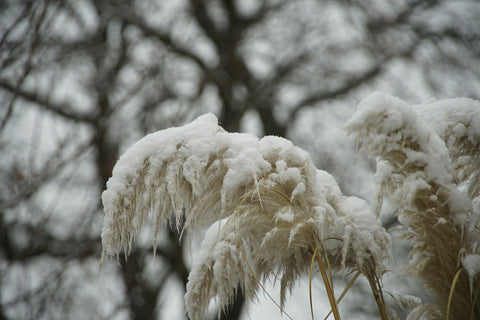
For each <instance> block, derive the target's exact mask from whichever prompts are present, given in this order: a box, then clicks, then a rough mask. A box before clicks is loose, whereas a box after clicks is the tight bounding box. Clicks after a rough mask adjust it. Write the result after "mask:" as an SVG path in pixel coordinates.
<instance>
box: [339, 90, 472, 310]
mask: <svg viewBox="0 0 480 320" xmlns="http://www.w3.org/2000/svg"><path fill="white" fill-rule="evenodd" d="M346 130H347V131H348V132H349V133H350V134H351V135H353V136H354V137H355V139H356V140H357V142H358V144H359V145H361V148H362V149H364V150H367V151H368V152H370V153H371V154H372V155H374V156H376V157H377V159H378V160H377V174H376V175H377V177H376V180H377V183H378V200H379V206H378V208H379V209H380V207H381V202H382V199H383V198H384V196H390V201H391V202H392V204H394V205H396V206H397V207H398V208H399V212H398V220H399V222H400V223H401V224H402V225H403V229H402V236H403V237H404V238H406V239H407V240H409V241H410V244H411V246H412V249H411V252H410V263H409V264H410V267H411V269H410V270H411V271H412V272H413V273H414V274H415V275H417V276H419V277H420V278H421V279H422V280H423V281H424V282H425V284H426V286H427V288H428V289H429V290H430V292H431V295H432V300H433V303H432V304H431V305H424V306H421V307H419V308H418V309H417V310H415V312H412V313H411V315H410V318H411V319H417V318H422V319H448V317H449V316H450V317H451V319H480V302H479V295H478V292H479V290H480V276H479V270H480V268H479V267H478V266H473V264H474V263H475V262H478V261H479V260H478V258H479V254H480V250H479V244H480V230H479V226H480V218H479V217H480V215H479V214H480V210H479V207H478V204H479V200H480V198H479V193H480V192H479V180H480V179H479V175H480V165H479V163H480V158H479V157H480V103H479V102H477V101H474V100H470V99H465V98H460V99H449V100H443V101H438V102H433V103H429V104H424V105H418V106H409V105H408V104H407V103H406V102H404V101H402V100H400V99H398V98H395V97H392V96H389V95H386V94H383V93H380V92H376V93H373V94H372V95H370V96H368V97H367V98H365V99H364V100H362V101H361V102H360V103H359V105H358V108H357V111H356V113H355V115H354V116H353V117H352V119H350V121H349V122H348V123H347V125H346Z"/></svg>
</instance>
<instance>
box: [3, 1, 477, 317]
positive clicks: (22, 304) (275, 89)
mask: <svg viewBox="0 0 480 320" xmlns="http://www.w3.org/2000/svg"><path fill="white" fill-rule="evenodd" d="M478 21H480V5H479V3H478V2H477V1H475V0H470V1H468V0H463V1H451V0H448V1H447V0H444V1H441V0H437V1H435V0H428V1H418V0H410V1H397V2H393V3H392V2H389V3H388V4H386V3H385V2H384V1H381V0H343V1H340V0H338V1H337V0H330V1H320V0H299V1H280V0H279V1H274V0H272V1H267V0H265V1H261V2H260V1H240V0H239V1H233V0H231V1H228V0H224V1H219V0H218V1H217V0H203V1H202V0H184V1H160V0H149V1H136V0H95V1H94V0H75V1H73V0H64V1H58V0H37V1H32V0H4V1H2V2H0V101H1V102H0V105H1V106H2V107H1V108H0V150H1V153H0V163H1V166H0V181H1V183H0V319H14V318H22V319H46V318H48V319H56V318H62V319H63V318H71V319H75V318H96V319H103V318H104V319H111V318H115V317H118V318H131V319H133V318H136V319H153V318H159V317H160V316H159V315H161V314H162V310H163V309H162V308H164V307H165V306H164V303H165V301H164V297H163V298H162V295H164V294H165V293H164V292H165V291H166V290H171V287H170V286H168V279H171V278H173V279H176V281H177V282H178V283H181V284H182V286H184V284H185V282H186V280H187V275H188V268H189V262H188V255H187V254H186V253H185V249H184V246H183V242H179V239H178V235H177V233H176V232H175V231H166V234H165V237H164V238H163V241H162V243H160V244H159V249H158V250H157V255H156V256H155V257H154V256H153V254H152V248H151V247H152V246H151V244H149V243H142V242H140V244H139V245H136V246H135V247H134V248H132V254H131V255H130V258H129V259H128V260H127V261H124V259H123V258H122V257H120V264H121V268H117V267H116V266H111V267H112V270H109V271H108V272H103V273H102V274H100V275H98V274H97V267H98V259H99V252H100V248H99V247H100V237H99V232H100V228H101V222H102V217H103V215H102V207H101V204H100V202H99V199H100V194H101V192H102V190H103V189H104V186H105V183H106V181H107V180H108V178H109V177H110V176H111V170H112V167H113V165H114V163H115V161H116V159H117V158H118V157H119V155H121V154H122V153H123V152H124V150H125V149H126V148H127V147H128V146H129V145H130V144H131V143H133V142H134V141H136V140H137V139H139V138H140V137H141V136H143V135H145V134H146V133H149V132H152V131H156V130H159V129H162V128H165V127H170V126H172V125H177V124H181V123H184V122H186V121H188V120H191V119H192V118H194V117H196V116H197V115H199V114H202V113H205V112H208V111H210V112H214V113H216V114H217V115H219V119H220V121H221V124H222V126H223V127H225V128H226V129H227V130H229V131H242V130H246V129H247V128H249V127H251V126H252V125H251V123H254V124H258V126H257V127H258V128H257V130H259V132H260V133H263V134H266V135H267V134H275V135H279V136H289V135H290V132H292V131H295V130H297V131H298V130H299V129H298V128H301V129H302V130H303V131H307V133H305V134H304V135H303V136H302V134H300V135H297V136H296V137H297V139H299V140H301V142H302V143H303V144H305V145H307V149H308V145H310V146H311V147H312V148H314V146H315V140H318V131H317V130H318V128H316V127H312V128H304V127H305V124H307V123H309V122H308V121H306V119H307V118H312V117H313V118H315V117H316V113H315V110H316V109H318V108H320V107H322V106H328V105H334V104H333V103H334V102H336V101H338V102H340V103H348V104H351V105H355V103H353V101H355V100H357V99H358V97H359V96H361V95H362V94H364V92H366V91H370V90H372V88H379V89H384V90H388V91H390V92H392V93H393V94H397V95H401V96H402V97H404V98H410V99H420V98H424V97H425V96H430V95H437V96H440V97H446V96H468V97H472V98H477V99H478V98H479V96H478V92H480V90H479V89H480V80H479V79H480V63H479V60H480V23H478ZM303 131H301V132H303ZM302 137H303V138H302ZM302 139H303V141H302ZM316 152H317V153H321V151H319V150H317V151H316ZM322 159H323V158H321V156H320V155H319V156H318V157H317V160H318V162H320V165H319V166H320V167H323V168H324V169H327V170H329V171H331V172H333V173H334V174H335V172H340V171H344V173H343V174H344V175H348V174H349V172H350V171H348V170H345V168H344V167H342V163H341V162H338V163H336V161H330V162H328V163H327V162H322V161H323V160H322ZM339 182H340V184H342V176H340V177H339ZM346 187H347V189H348V186H346ZM347 192H356V190H354V189H351V190H347ZM187 251H188V250H187ZM153 261H156V263H152V262H153ZM152 265H153V267H152ZM105 268H108V266H105ZM152 272H153V274H154V276H152ZM110 274H113V276H110ZM95 292H98V293H95ZM103 296H108V297H109V299H108V301H107V303H105V301H102V303H101V304H100V303H99V298H101V297H103ZM101 300H104V299H101ZM241 301H242V299H238V301H237V303H236V304H235V305H234V306H233V307H232V310H231V312H230V314H228V315H225V318H228V319H237V318H239V317H240V314H241V309H242V302H241ZM178 315H179V317H183V311H182V310H180V312H179V313H178Z"/></svg>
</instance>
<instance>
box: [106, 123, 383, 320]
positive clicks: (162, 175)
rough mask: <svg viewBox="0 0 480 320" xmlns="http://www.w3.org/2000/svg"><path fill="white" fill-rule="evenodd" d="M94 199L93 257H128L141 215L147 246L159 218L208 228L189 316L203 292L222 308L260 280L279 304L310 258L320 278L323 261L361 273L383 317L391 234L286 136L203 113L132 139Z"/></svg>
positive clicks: (197, 314)
mask: <svg viewBox="0 0 480 320" xmlns="http://www.w3.org/2000/svg"><path fill="white" fill-rule="evenodd" d="M102 201H103V205H104V210H105V220H104V226H103V231H102V244H103V252H102V259H104V258H106V257H108V256H114V255H117V256H118V254H119V253H120V252H121V251H122V250H124V251H125V254H128V252H129V251H130V249H131V246H132V241H133V239H134V237H135V235H136V234H138V232H140V229H141V227H142V225H143V224H144V223H147V219H148V220H149V221H151V220H153V223H154V225H155V237H154V239H153V243H154V246H155V243H156V237H157V236H158V234H159V232H160V231H161V229H162V228H163V227H164V226H165V225H166V224H168V223H169V224H171V225H174V226H176V227H177V228H179V229H181V230H180V231H181V232H184V231H189V230H190V229H193V230H192V231H195V230H198V229H200V228H203V227H208V226H210V228H209V229H208V231H207V234H206V236H205V240H204V241H203V243H202V249H201V252H200V254H199V255H198V257H197V258H196V260H195V261H194V263H193V268H192V270H191V272H190V276H189V281H188V284H187V292H186V295H185V301H186V307H187V312H188V314H189V316H190V317H191V318H192V319H202V318H204V317H205V315H206V312H207V309H208V305H209V302H210V300H211V299H212V298H216V299H218V301H219V302H220V306H221V310H223V309H224V308H226V307H228V305H229V303H230V302H231V300H232V299H233V297H234V295H235V290H237V288H240V289H241V290H243V291H244V293H245V296H246V297H247V298H253V297H255V295H256V293H257V292H258V291H259V290H260V289H261V288H263V287H262V282H263V281H265V280H266V279H268V278H269V277H275V279H277V277H278V279H279V282H280V291H281V301H280V304H281V307H283V302H284V300H285V296H286V294H287V293H288V292H289V290H290V289H291V288H292V286H293V283H294V282H295V281H296V279H297V278H298V276H299V275H300V274H302V273H305V272H307V271H308V270H309V269H310V265H311V262H312V259H313V258H316V261H317V264H318V266H319V268H320V269H321V271H323V273H322V276H323V275H326V272H325V270H326V268H324V266H329V268H330V271H335V270H345V269H348V270H358V271H360V272H362V273H363V274H364V275H365V276H366V277H367V278H368V280H369V282H370V284H371V286H372V291H373V294H374V296H375V297H376V300H377V304H378V305H379V310H380V313H381V314H382V317H383V318H384V317H385V306H384V303H383V299H382V297H381V287H380V283H379V279H380V277H381V276H382V274H383V273H384V272H385V270H386V265H385V263H386V260H387V259H388V258H389V257H390V236H389V235H388V233H387V232H386V231H385V229H384V228H383V227H382V226H381V225H380V223H379V221H378V219H377V217H376V216H375V215H374V214H373V213H372V211H371V209H370V208H369V207H368V205H367V204H366V203H365V202H364V201H363V200H361V199H358V198H354V197H346V196H343V195H342V193H341V191H340V188H339V187H338V185H337V183H336V181H335V179H334V178H333V177H332V176H331V175H329V174H328V173H326V172H324V171H320V170H317V169H316V168H315V167H314V165H313V163H312V160H311V159H310V156H309V155H308V154H307V153H306V152H305V151H303V150H301V149H300V148H297V147H295V146H294V145H293V144H292V143H291V142H290V141H288V140H285V139H282V138H279V137H272V136H269V137H264V138H263V139H261V140H259V139H257V138H256V137H254V136H252V135H248V134H240V133H228V132H225V131H224V130H223V129H222V128H221V127H220V126H219V125H218V124H217V119H216V118H215V116H213V115H212V114H206V115H203V116H201V117H199V118H197V119H196V120H194V121H193V122H192V123H190V124H187V125H185V126H183V127H178V128H171V129H167V130H162V131H158V132H156V133H153V134H150V135H147V136H146V137H144V138H143V139H141V140H140V141H138V142H137V143H136V144H134V145H133V146H132V147H131V148H130V149H129V150H127V152H126V153H125V154H124V155H123V156H122V157H121V158H120V159H119V161H118V162H117V164H116V165H115V168H114V170H113V175H112V177H111V178H110V180H109V181H108V183H107V189H106V190H105V191H104V193H103V195H102ZM172 213H173V215H172ZM220 221H221V222H220ZM324 281H325V285H326V286H327V287H329V282H330V281H331V280H329V281H326V279H325V278H324ZM328 289H329V288H327V290H328ZM332 292H333V291H332ZM329 296H331V297H330V298H331V304H332V308H334V309H335V308H336V302H335V300H334V297H333V294H330V295H329ZM334 313H335V311H334ZM335 317H336V318H339V315H338V312H336V315H335Z"/></svg>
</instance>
